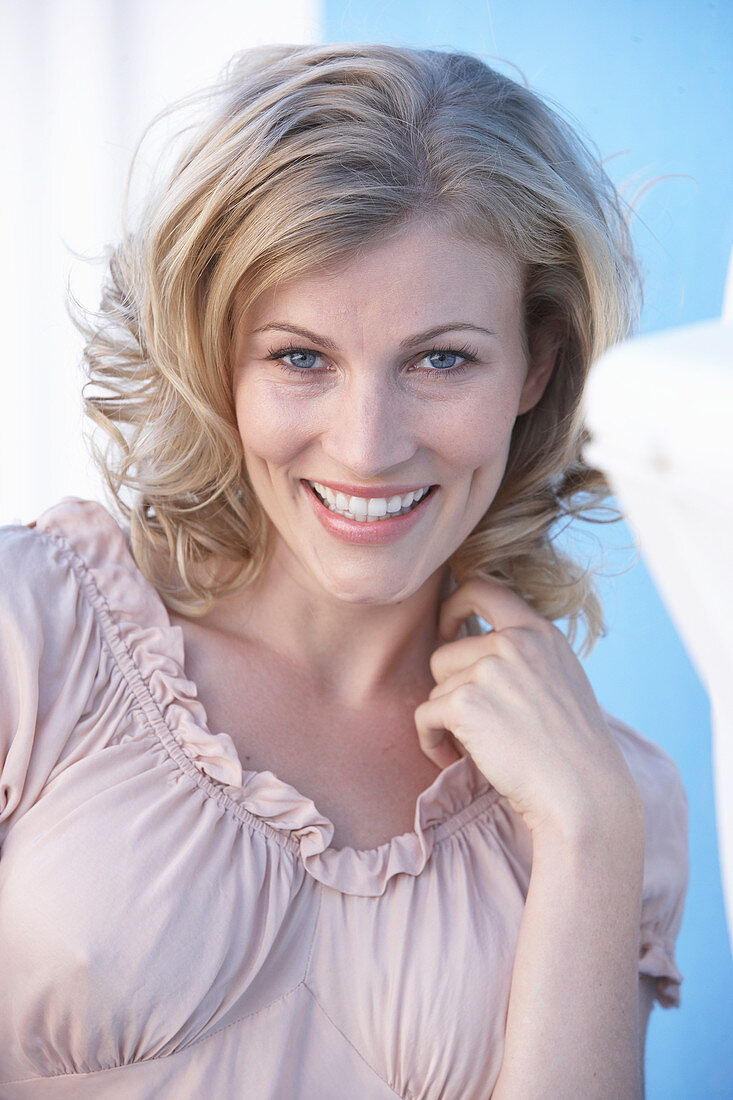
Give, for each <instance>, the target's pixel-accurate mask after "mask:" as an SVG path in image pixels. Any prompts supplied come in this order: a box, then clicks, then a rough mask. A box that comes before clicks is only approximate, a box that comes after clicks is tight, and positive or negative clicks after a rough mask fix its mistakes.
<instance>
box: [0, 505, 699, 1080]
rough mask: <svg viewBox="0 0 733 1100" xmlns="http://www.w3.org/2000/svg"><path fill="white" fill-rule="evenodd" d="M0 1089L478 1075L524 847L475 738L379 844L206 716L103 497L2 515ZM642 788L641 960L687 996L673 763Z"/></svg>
mask: <svg viewBox="0 0 733 1100" xmlns="http://www.w3.org/2000/svg"><path fill="white" fill-rule="evenodd" d="M0 578H1V586H2V591H1V594H0V602H1V611H0V615H1V618H0V844H2V850H1V858H0V1096H2V1097H3V1100H21V1098H23V1100H30V1098H32V1100H45V1098H47V1097H48V1098H52V1097H53V1098H54V1100H60V1098H62V1097H68V1098H73V1100H85V1098H90V1097H93V1098H94V1100H100V1098H105V1100H107V1098H109V1100H112V1098H122V1097H124V1098H135V1100H140V1098H148V1097H149V1098H150V1100H153V1098H154V1100H187V1098H194V1097H195V1098H199V1097H206V1098H209V1100H230V1098H231V1097H235V1096H236V1097H240V1096H241V1097H247V1100H286V1098H287V1100H291V1098H294V1100H343V1098H344V1097H349V1098H350V1100H352V1098H353V1100H383V1098H384V1100H386V1098H387V1097H395V1096H399V1097H403V1098H405V1100H408V1098H409V1100H417V1098H418V1097H419V1098H421V1100H439V1098H442V1100H484V1098H487V1097H489V1096H490V1094H491V1091H492V1088H493V1086H494V1083H495V1081H496V1077H497V1075H498V1072H499V1069H500V1066H501V1060H502V1046H503V1035H504V1028H505V1019H506V1009H507V1001H508V997H509V985H510V980H511V975H512V964H513V959H514V952H515V946H516V942H517V937H518V933H519V924H520V920H521V917H522V908H523V904H524V900H525V895H526V891H527V885H528V881H529V874H530V864H531V844H530V839H529V835H528V832H527V829H526V827H525V826H524V824H523V821H522V819H521V818H520V817H519V816H518V815H517V814H515V813H514V812H512V810H511V808H510V807H509V805H508V804H507V802H506V801H505V799H503V798H502V797H501V796H500V795H499V794H498V793H497V791H496V790H494V789H493V788H492V786H491V785H490V783H489V782H488V781H487V780H486V778H485V777H484V776H483V775H482V773H481V772H480V771H479V770H478V768H477V767H476V765H475V764H474V763H473V761H472V760H471V758H470V757H468V756H466V757H463V758H462V759H461V760H458V761H456V762H455V763H454V764H451V765H450V767H448V768H446V769H444V770H443V771H442V772H441V773H440V774H439V775H438V776H437V777H436V778H435V780H434V781H433V783H432V784H431V785H430V786H429V787H428V788H427V790H425V791H423V792H422V794H421V795H420V797H419V798H418V799H417V804H416V807H415V822H414V831H413V832H408V833H404V834H403V835H402V836H398V837H395V838H393V839H392V840H391V841H389V842H387V843H385V844H381V845H380V846H379V847H378V848H372V849H370V850H368V851H361V850H355V849H354V848H344V849H342V850H334V849H333V848H331V847H329V845H330V841H331V838H332V836H333V825H332V823H331V822H330V821H329V820H328V818H326V817H324V816H323V814H321V813H319V811H318V808H317V807H316V806H315V805H314V804H313V802H312V801H311V800H310V799H309V798H307V797H305V796H304V795H303V794H301V793H299V792H298V791H297V790H295V788H294V787H292V786H290V785H289V784H288V783H284V782H283V781H282V780H280V779H278V777H277V776H276V775H274V774H273V773H272V772H270V771H264V772H252V771H246V770H245V769H243V767H242V764H241V762H240V760H239V758H238V756H237V752H236V750H235V747H234V744H233V742H232V740H231V738H230V737H229V736H228V734H226V733H214V732H211V731H210V730H209V729H208V728H207V724H206V714H205V713H204V709H203V707H202V705H201V703H200V702H199V701H198V700H197V698H196V689H195V686H194V684H192V683H191V681H190V680H189V679H188V678H187V676H186V674H185V671H184V654H183V645H182V633H181V631H180V629H179V628H178V627H173V626H171V624H170V620H169V617H168V614H167V611H166V608H165V606H164V604H163V602H162V601H161V599H160V597H159V596H158V594H157V592H156V590H155V589H154V588H153V587H152V586H151V584H150V583H149V582H148V581H147V580H145V578H144V577H143V576H142V574H141V573H140V571H139V570H138V568H137V566H136V565H135V562H134V560H133V558H132V556H131V554H130V551H129V549H128V545H127V542H126V538H125V535H124V533H123V531H122V530H121V529H120V527H119V526H118V525H117V523H116V522H115V521H114V519H113V518H112V517H111V516H110V515H109V513H108V512H107V511H105V509H104V508H102V506H101V505H99V504H96V503H93V502H90V501H81V500H76V499H67V500H64V501H62V502H61V503H60V504H58V505H57V506H55V507H54V508H51V509H50V510H49V511H48V512H46V513H45V514H44V515H43V516H42V518H41V519H40V520H39V521H38V523H37V525H36V526H35V527H33V528H28V527H22V526H18V527H6V528H3V529H2V531H0ZM609 722H610V724H611V728H612V730H613V732H614V734H615V736H616V737H617V738H618V741H619V744H620V746H621V748H622V750H623V752H624V754H625V755H626V758H627V760H628V762H629V765H630V767H631V770H632V773H633V774H634V777H635V779H636V782H637V784H638V786H639V788H640V791H641V793H642V796H643V798H644V802H645V806H646V833H647V836H646V865H645V874H644V902H643V919H642V927H641V953H640V959H639V970H640V972H641V973H643V974H649V975H652V976H653V977H655V978H657V979H658V981H657V989H658V996H659V1000H660V1001H661V1003H662V1004H664V1005H670V1004H677V1003H679V995H678V987H679V982H680V981H681V975H680V974H679V972H678V970H677V968H676V966H675V962H674V955H673V951H674V942H675V938H676V936H677V932H678V930H679V926H680V921H681V916H682V905H683V900H684V894H685V888H686V880H687V854H686V801H685V795H684V790H683V787H682V784H681V781H680V777H679V774H678V771H677V768H676V767H675V765H674V764H673V762H672V761H671V760H670V758H669V757H668V756H667V755H665V753H664V752H662V750H661V749H659V748H658V747H657V746H656V745H654V744H652V743H651V742H650V741H647V740H646V739H645V738H643V737H641V736H640V735H639V734H638V733H635V732H634V731H633V730H631V729H630V728H629V727H628V726H626V725H624V724H623V723H622V722H620V721H618V720H617V719H614V718H611V717H610V716H609Z"/></svg>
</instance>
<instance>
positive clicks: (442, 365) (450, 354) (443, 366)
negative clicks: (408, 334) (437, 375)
mask: <svg viewBox="0 0 733 1100" xmlns="http://www.w3.org/2000/svg"><path fill="white" fill-rule="evenodd" d="M425 358H426V359H427V360H428V362H429V363H430V365H431V367H435V368H436V370H450V369H451V368H452V367H455V365H456V363H457V362H458V360H459V359H460V356H459V355H458V353H457V352H455V351H431V352H430V354H429V355H426V356H425Z"/></svg>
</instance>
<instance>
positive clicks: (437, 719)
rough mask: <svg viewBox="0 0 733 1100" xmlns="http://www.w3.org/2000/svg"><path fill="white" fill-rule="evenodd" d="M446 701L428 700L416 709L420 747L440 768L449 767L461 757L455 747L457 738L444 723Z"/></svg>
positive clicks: (416, 726)
mask: <svg viewBox="0 0 733 1100" xmlns="http://www.w3.org/2000/svg"><path fill="white" fill-rule="evenodd" d="M444 708H445V703H442V702H441V701H440V700H435V701H432V700H428V701H427V702H425V703H421V704H420V706H419V707H418V708H417V709H416V711H415V728H416V729H417V736H418V740H419V742H420V748H421V749H422V751H423V752H424V753H425V755H426V756H427V757H428V759H429V760H432V761H433V763H434V764H437V765H438V767H439V768H447V767H448V766H449V765H450V764H454V763H455V762H456V760H460V759H461V753H459V752H458V750H457V749H456V747H455V744H456V742H455V739H454V737H453V735H452V734H451V732H450V730H447V729H446V728H445V725H444V724H443V717H442V716H443V711H444Z"/></svg>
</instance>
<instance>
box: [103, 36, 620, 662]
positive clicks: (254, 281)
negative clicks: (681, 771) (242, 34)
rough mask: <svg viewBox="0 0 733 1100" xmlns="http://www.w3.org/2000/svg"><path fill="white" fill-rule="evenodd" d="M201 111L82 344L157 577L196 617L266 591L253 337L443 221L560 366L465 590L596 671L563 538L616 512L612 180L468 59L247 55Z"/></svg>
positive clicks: (581, 584) (461, 575) (461, 574)
mask: <svg viewBox="0 0 733 1100" xmlns="http://www.w3.org/2000/svg"><path fill="white" fill-rule="evenodd" d="M205 102H206V114H205V118H204V120H203V122H202V123H200V124H199V125H198V126H196V127H195V128H193V130H192V131H189V132H188V133H187V136H186V145H185V148H184V150H183V152H182V153H181V154H180V155H179V157H178V159H177V161H176V163H175V164H174V165H173V168H172V170H171V171H170V173H169V174H168V175H167V177H166V178H165V179H164V181H163V183H162V186H159V187H157V188H154V189H153V190H152V192H151V193H150V195H149V196H148V200H147V202H146V204H145V207H144V209H143V211H142V214H141V216H140V217H139V219H138V224H137V227H136V228H135V229H134V230H133V229H129V228H128V229H126V231H125V233H124V236H123V239H122V241H121V243H120V244H119V246H118V247H117V248H116V249H115V250H114V251H113V252H112V254H111V256H110V260H109V267H108V274H107V279H106V284H105V289H104V293H103V298H102V302H101V306H100V310H99V311H98V312H97V313H95V314H92V315H91V317H90V318H89V319H88V320H87V322H86V324H85V326H84V331H85V334H86V339H87V342H86V349H85V363H86V368H87V379H88V380H87V384H86V386H85V407H86V411H87V413H88V415H89V416H90V418H91V420H92V421H93V422H94V424H96V425H97V426H98V428H101V429H102V430H103V432H104V433H105V434H106V446H105V447H104V448H100V447H99V446H98V444H97V443H96V442H92V449H93V454H94V457H95V459H96V461H97V463H98V464H99V466H100V467H101V470H102V472H103V474H104V477H105V479H106V484H107V487H108V490H109V493H110V494H111V500H112V503H113V506H114V507H115V508H116V509H117V511H118V512H119V514H120V515H121V516H122V517H124V519H125V520H126V521H127V522H128V524H129V528H130V537H131V543H132V549H133V553H134V555H135V558H136V560H137V563H138V565H139V566H140V568H141V570H142V571H143V573H145V575H146V576H147V577H148V578H149V579H150V580H151V581H152V582H153V583H154V584H155V585H156V587H157V588H158V590H159V592H160V593H161V595H162V597H163V599H164V600H165V601H166V603H167V604H168V605H169V606H170V607H172V608H175V609H177V610H181V611H184V612H186V613H187V614H194V615H195V614H200V613H203V612H205V611H206V610H207V609H208V608H209V607H210V606H211V604H212V602H213V601H214V600H215V599H217V598H218V597H220V596H223V595H225V594H227V593H229V592H232V591H234V590H236V589H238V588H241V587H242V586H244V585H246V584H248V583H250V582H251V581H252V580H253V579H254V578H255V577H256V575H257V573H258V572H259V570H260V569H261V567H262V564H263V561H264V560H265V558H266V555H267V552H268V545H269V538H270V534H271V531H270V527H269V523H268V520H267V518H266V516H265V515H264V514H263V510H262V508H261V506H260V504H259V502H258V500H257V498H256V496H255V494H254V492H253V490H252V487H251V485H250V482H249V480H248V476H247V471H246V469H245V466H244V462H243V455H242V443H241V439H240V436H239V432H238V429H237V425H236V419H235V414H234V407H233V398H232V386H231V358H230V357H231V349H232V343H233V338H234V334H235V332H236V329H237V325H238V323H239V321H240V319H241V317H242V314H243V313H244V311H245V310H246V309H247V307H248V305H249V304H250V303H251V302H252V301H253V300H254V299H255V298H256V297H257V295H259V294H260V293H261V292H262V291H263V290H265V289H266V288H268V287H271V286H273V285H275V284H276V283H278V282H279V281H281V280H284V279H290V278H293V277H297V276H298V275H299V274H302V273H305V272H306V271H307V272H308V273H310V274H312V272H313V270H314V268H316V267H317V266H322V267H323V269H324V270H328V269H330V268H332V267H333V266H334V265H335V264H336V263H338V262H340V261H342V260H347V259H348V258H350V257H353V255H354V254H356V253H357V252H358V251H359V249H362V248H364V247H366V246H369V245H371V244H373V243H375V242H376V241H378V240H379V239H380V238H383V237H386V236H388V235H389V234H391V233H394V232H395V231H397V230H400V229H402V228H403V227H405V226H406V225H408V224H409V223H410V221H412V220H413V219H418V218H422V217H431V218H435V219H439V220H440V221H441V222H443V223H444V224H445V225H446V226H447V227H448V228H450V229H451V230H453V231H455V232H457V233H458V234H461V235H465V236H466V238H467V239H469V240H471V241H482V242H485V243H487V244H491V245H499V246H500V247H502V248H504V249H505V250H507V251H508V252H509V253H510V254H511V255H513V256H515V257H516V258H517V259H518V260H519V261H520V263H521V265H522V270H523V272H524V280H525V282H524V311H525V315H524V324H525V329H524V335H525V342H526V350H527V354H528V356H530V357H532V356H534V355H536V354H538V353H539V352H540V351H541V350H542V349H543V348H544V349H545V350H546V348H547V342H548V340H549V341H550V342H551V344H552V346H553V347H554V348H555V349H556V361H555V367H554V369H553V373H552V376H551V379H550V382H549V383H548V385H547V388H546V390H545V392H544V394H543V396H542V398H541V399H540V401H539V402H538V404H537V405H536V406H535V407H534V408H533V409H531V410H530V411H528V412H526V413H524V414H523V415H521V416H519V417H518V418H517V421H516V423H515V426H514V430H513V435H512V441H511V448H510V453H509V460H508V464H507V468H506V472H505V474H504V478H503V480H502V483H501V486H500V488H499V491H498V493H497V495H496V497H495V499H494V501H493V502H492V503H491V506H490V507H489V509H488V511H487V512H486V514H485V515H484V516H483V518H482V519H481V521H480V522H479V523H478V525H477V526H476V528H475V529H474V531H473V532H472V533H471V535H470V536H469V537H468V538H467V539H466V541H465V542H464V543H463V545H462V546H460V547H459V548H458V549H457V550H456V551H455V553H454V554H453V556H452V558H451V561H450V565H451V569H452V572H453V575H454V578H455V579H456V581H457V582H458V583H460V582H462V581H463V580H465V579H467V578H468V577H470V576H486V577H494V578H498V579H501V580H502V581H504V582H505V583H506V584H508V585H509V586H510V587H511V588H512V589H514V590H515V591H516V592H518V593H519V594H520V595H521V596H523V597H524V598H525V599H526V600H527V601H528V602H529V603H530V604H531V605H532V606H533V607H535V608H536V609H537V610H538V611H539V612H540V613H541V614H543V615H545V616H546V617H547V618H549V619H557V618H566V619H567V620H568V623H569V636H570V639H571V641H573V640H574V639H575V636H576V632H577V627H578V624H579V623H580V622H581V621H584V622H585V626H586V636H585V641H584V645H585V649H586V651H587V650H589V649H590V648H591V647H592V645H593V644H594V642H595V640H596V638H597V637H598V635H599V634H600V632H601V630H602V625H603V624H602V611H601V607H600V603H599V600H598V597H597V594H596V592H595V588H594V583H593V578H592V575H591V572H590V570H589V569H587V568H584V567H583V566H581V565H580V564H579V563H577V562H576V561H574V560H573V559H571V558H570V557H569V556H567V555H566V554H564V553H562V552H561V551H560V550H559V548H558V546H557V542H556V538H555V535H556V533H557V530H558V527H559V526H560V525H561V524H562V523H563V522H564V521H567V519H568V517H585V518H590V519H595V520H597V519H598V514H599V513H598V507H599V505H600V503H601V502H602V501H603V500H604V499H605V498H606V497H607V496H608V494H609V488H608V485H607V484H606V482H605V479H604V477H603V475H602V473H601V472H600V471H598V470H596V469H594V468H592V467H591V466H589V465H587V464H586V463H585V461H584V459H583V444H584V442H585V440H586V438H587V433H586V431H585V428H584V426H583V406H582V399H583V391H584V386H585V381H586V378H587V376H588V371H589V369H590V367H591V365H592V363H593V362H594V360H595V359H596V358H597V357H598V355H599V354H600V353H601V352H603V351H604V350H605V349H606V348H607V347H609V346H610V345H611V344H613V343H615V342H616V341H618V340H619V339H621V338H623V337H625V336H626V335H627V334H628V333H629V331H630V330H631V329H632V327H633V323H634V321H635V319H636V315H637V312H638V304H639V300H640V295H639V278H638V271H637V267H636V265H635V262H634V256H633V251H632V247H631V243H630V235H629V231H628V226H627V222H626V217H625V212H624V209H623V207H622V204H621V201H620V199H619V197H618V194H617V192H616V191H615V189H614V187H613V185H612V184H611V182H610V180H609V179H608V177H607V176H606V174H605V172H604V171H603V169H602V167H601V165H600V163H599V161H598V158H597V157H596V156H594V155H593V154H592V153H591V152H589V150H588V149H587V147H586V146H585V145H584V144H583V143H582V142H581V141H580V139H579V138H578V137H577V135H576V134H575V133H574V131H573V129H572V128H571V127H570V126H569V125H568V124H567V123H565V122H564V120H563V119H562V118H561V117H560V116H559V115H558V114H557V113H556V112H555V111H554V110H553V109H551V108H550V107H548V106H547V105H546V104H545V103H544V102H543V101H542V100H541V99H540V98H539V97H538V96H537V95H535V94H534V93H532V92H531V91H530V90H529V89H528V88H526V87H524V86H522V85H521V84H519V83H517V82H515V81H513V80H511V79H509V78H508V77H506V76H503V75H501V74H500V73H498V72H496V71H495V70H493V69H492V68H490V67H489V66H488V65H487V64H485V63H484V62H483V61H481V60H479V59H478V58H475V57H473V56H471V55H468V54H463V53H450V52H440V51H432V50H413V49H403V48H395V47H389V46H380V45H322V46H288V47H276V48H273V47H267V48H260V49H255V50H248V51H245V52H244V53H242V54H240V55H237V56H236V57H235V58H234V60H233V61H232V63H231V64H230V66H229V67H228V70H227V71H226V73H225V75H224V77H223V78H222V80H221V82H220V83H219V84H218V85H216V86H215V87H214V88H213V89H209V90H208V91H207V93H206V101H205ZM605 511H606V515H607V514H608V512H609V509H608V508H606V510H605ZM163 563H164V564H163Z"/></svg>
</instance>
